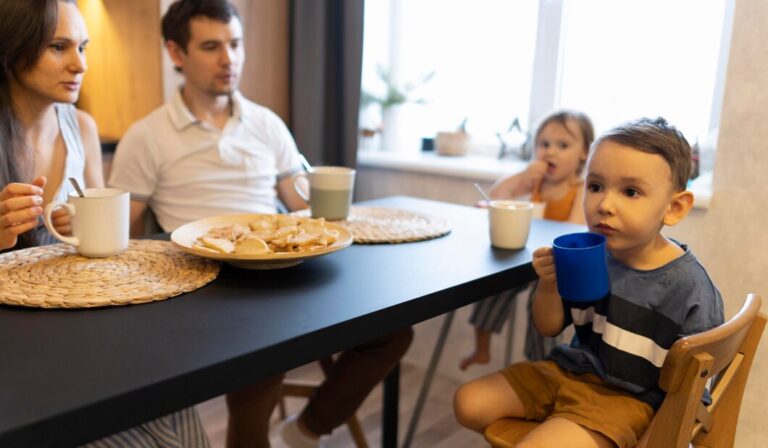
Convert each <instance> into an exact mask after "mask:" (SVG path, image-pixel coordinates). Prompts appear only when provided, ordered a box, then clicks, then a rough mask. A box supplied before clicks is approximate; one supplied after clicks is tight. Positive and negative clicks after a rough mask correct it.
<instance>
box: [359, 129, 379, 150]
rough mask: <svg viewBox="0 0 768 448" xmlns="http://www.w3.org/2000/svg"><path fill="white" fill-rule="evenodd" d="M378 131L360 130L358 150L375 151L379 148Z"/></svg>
mask: <svg viewBox="0 0 768 448" xmlns="http://www.w3.org/2000/svg"><path fill="white" fill-rule="evenodd" d="M379 131H380V130H379V129H368V128H360V149H364V150H366V151H369V150H373V149H377V148H378V147H379V145H380V144H379V143H378V140H379V138H378V137H379V134H380V132H379Z"/></svg>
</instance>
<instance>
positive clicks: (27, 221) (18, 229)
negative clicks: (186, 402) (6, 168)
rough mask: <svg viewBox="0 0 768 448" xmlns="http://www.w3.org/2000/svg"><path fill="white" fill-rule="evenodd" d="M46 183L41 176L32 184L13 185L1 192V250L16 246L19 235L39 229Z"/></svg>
mask: <svg viewBox="0 0 768 448" xmlns="http://www.w3.org/2000/svg"><path fill="white" fill-rule="evenodd" d="M45 182H46V179H45V177H43V176H40V177H38V178H36V179H35V180H33V181H32V183H31V184H22V183H11V184H8V185H6V186H5V187H3V189H2V190H0V249H8V248H11V247H13V246H15V245H16V241H17V239H18V236H19V235H21V234H22V233H24V232H27V231H29V230H32V229H34V228H35V227H37V217H38V216H40V215H42V214H43V207H42V204H43V187H45Z"/></svg>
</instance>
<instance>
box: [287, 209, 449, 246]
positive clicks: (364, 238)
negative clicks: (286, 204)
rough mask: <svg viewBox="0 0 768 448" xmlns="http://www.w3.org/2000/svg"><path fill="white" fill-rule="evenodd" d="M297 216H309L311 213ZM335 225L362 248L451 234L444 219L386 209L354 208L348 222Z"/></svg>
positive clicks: (350, 212) (300, 213) (344, 221)
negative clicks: (376, 244)
mask: <svg viewBox="0 0 768 448" xmlns="http://www.w3.org/2000/svg"><path fill="white" fill-rule="evenodd" d="M295 214H297V215H300V216H309V210H301V211H298V212H296V213H295ZM333 222H334V223H336V224H341V225H343V226H344V227H346V228H347V229H349V231H350V232H352V238H353V240H354V242H355V243H358V244H374V243H407V242H411V241H422V240H428V239H432V238H437V237H440V236H443V235H446V234H448V233H449V232H450V231H451V226H450V224H448V221H446V220H445V219H443V218H439V217H436V216H431V215H425V214H421V213H414V212H411V211H407V210H400V209H395V208H386V207H360V206H352V208H351V209H350V211H349V217H347V219H344V220H341V221H333Z"/></svg>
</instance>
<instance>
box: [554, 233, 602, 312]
mask: <svg viewBox="0 0 768 448" xmlns="http://www.w3.org/2000/svg"><path fill="white" fill-rule="evenodd" d="M552 247H553V251H554V255H555V269H556V270H557V290H558V292H559V293H560V296H561V297H563V298H564V299H566V300H570V301H573V302H593V301H595V300H600V299H602V298H603V297H605V296H606V295H608V292H609V291H610V282H609V280H608V264H607V262H606V255H605V237H604V236H603V235H599V234H597V233H589V232H583V233H570V234H568V235H562V236H559V237H557V238H555V241H554V242H553V244H552Z"/></svg>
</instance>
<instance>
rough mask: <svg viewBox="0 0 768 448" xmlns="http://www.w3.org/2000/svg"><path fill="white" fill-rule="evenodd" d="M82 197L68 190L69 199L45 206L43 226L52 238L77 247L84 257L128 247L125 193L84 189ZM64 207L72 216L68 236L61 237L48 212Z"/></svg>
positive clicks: (111, 190) (127, 202)
mask: <svg viewBox="0 0 768 448" xmlns="http://www.w3.org/2000/svg"><path fill="white" fill-rule="evenodd" d="M83 194H84V195H85V197H82V198H81V197H80V196H79V195H78V194H77V193H74V192H73V193H70V195H69V202H53V203H50V204H48V205H47V206H46V207H45V213H44V215H43V220H44V222H45V227H46V228H47V229H48V231H49V232H51V235H53V236H54V237H55V238H56V239H58V240H60V241H62V242H64V243H67V244H71V245H73V246H75V247H77V252H78V253H80V255H83V256H85V257H92V258H97V257H108V256H110V255H117V254H119V253H121V252H123V251H124V250H125V249H127V248H128V227H129V198H130V194H128V192H126V191H123V190H120V189H118V188H86V189H85V190H83ZM58 207H64V208H65V209H66V210H67V212H68V213H69V214H70V216H71V217H72V235H73V236H64V235H62V234H60V233H59V232H58V231H56V229H55V228H54V227H53V224H52V223H51V214H52V213H53V211H54V210H55V209H56V208H58Z"/></svg>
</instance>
